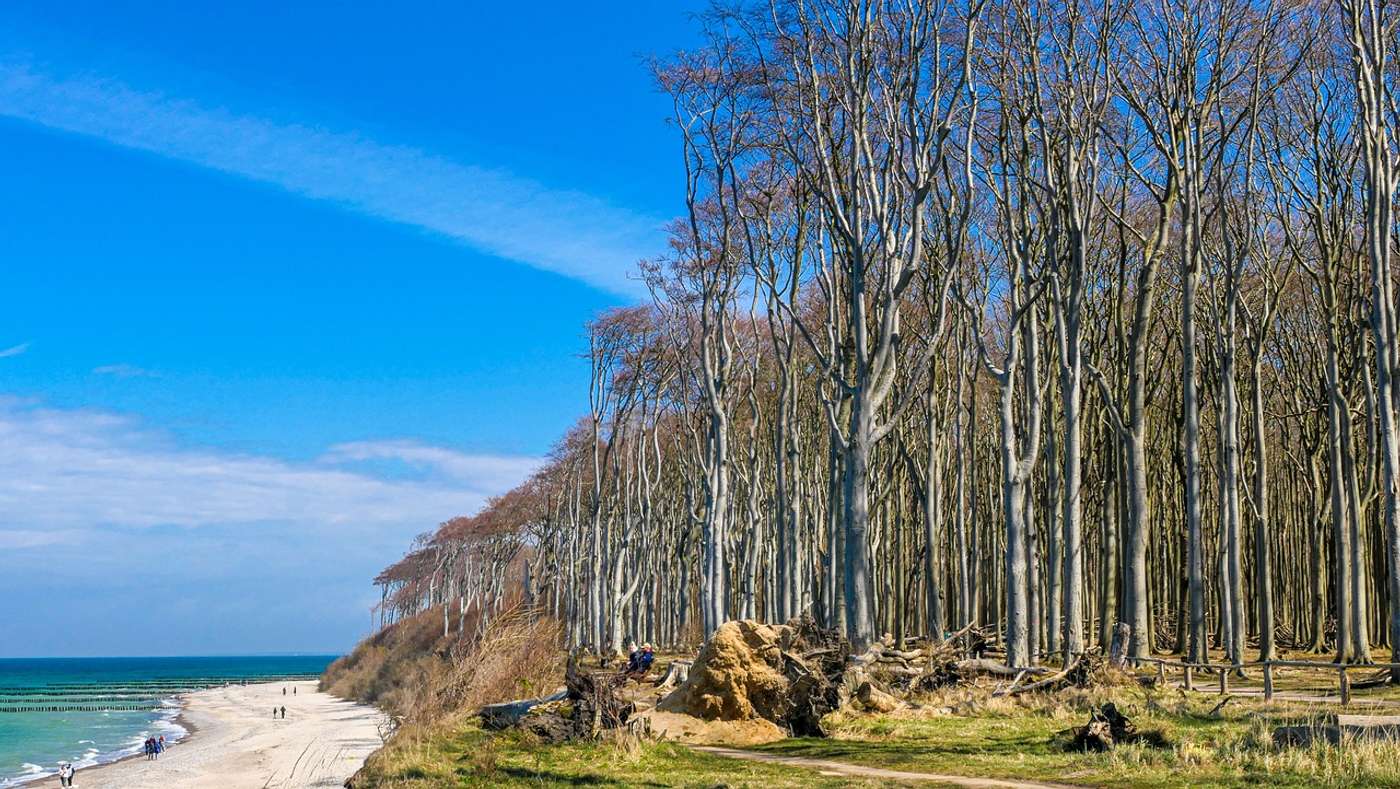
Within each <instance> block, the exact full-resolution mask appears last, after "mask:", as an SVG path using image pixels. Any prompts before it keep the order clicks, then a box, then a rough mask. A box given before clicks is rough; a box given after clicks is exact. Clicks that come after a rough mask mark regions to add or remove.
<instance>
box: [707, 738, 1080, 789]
mask: <svg viewBox="0 0 1400 789" xmlns="http://www.w3.org/2000/svg"><path fill="white" fill-rule="evenodd" d="M690 747H691V748H692V749H693V750H697V751H703V752H704V753H709V754H714V755H715V756H724V757H727V758H730V759H744V760H746V761H751V762H767V763H769V764H784V765H788V766H790V767H806V768H809V769H812V770H816V771H817V772H819V773H821V774H822V775H844V776H849V777H852V778H875V779H878V780H884V781H901V782H906V783H919V782H925V781H929V782H935V783H940V784H943V785H945V786H960V787H967V788H968V789H1076V787H1073V786H1071V785H1068V784H1051V783H1041V782H1039V781H1018V780H1015V779H1009V778H1008V779H1002V778H976V777H973V776H968V775H943V774H941V773H915V772H907V771H904V770H889V769H886V768H883V767H866V766H864V765H859V764H849V763H847V762H831V761H826V760H824V759H808V758H806V757H802V756H781V755H779V754H775V753H761V752H758V751H745V750H740V749H738V748H720V747H716V746H710V745H692V746H690Z"/></svg>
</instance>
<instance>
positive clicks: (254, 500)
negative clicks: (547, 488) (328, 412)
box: [0, 399, 538, 548]
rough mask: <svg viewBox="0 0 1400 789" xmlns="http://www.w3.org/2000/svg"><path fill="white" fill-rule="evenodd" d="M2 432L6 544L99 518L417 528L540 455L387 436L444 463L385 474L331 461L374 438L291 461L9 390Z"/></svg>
mask: <svg viewBox="0 0 1400 789" xmlns="http://www.w3.org/2000/svg"><path fill="white" fill-rule="evenodd" d="M0 444H3V446H4V447H5V451H4V452H0V547H10V548H17V547H36V546H41V545H46V544H53V543H58V542H72V541H73V540H74V539H76V538H77V535H78V534H79V533H81V532H85V531H90V530H94V529H98V530H100V529H102V528H103V527H106V526H113V527H128V528H131V527H134V528H145V527H154V526H184V527H192V528H198V527H204V526H223V525H235V524H260V523H274V524H279V525H284V526H287V527H290V528H303V529H312V530H319V529H321V528H323V527H326V526H331V527H343V526H354V527H357V528H369V529H375V528H378V527H392V528H394V529H395V530H402V529H404V528H412V529H414V530H422V529H427V528H431V527H432V526H433V525H434V524H436V523H438V522H440V521H443V520H445V519H447V518H450V517H452V516H454V515H461V514H466V513H470V512H474V511H475V510H477V509H478V508H480V507H481V506H482V504H484V503H485V501H486V499H487V498H489V497H490V496H493V495H497V494H500V493H503V492H505V491H506V490H508V489H509V488H510V487H512V486H514V485H515V484H516V483H518V482H519V481H521V480H522V479H524V478H525V477H526V476H527V475H528V474H529V471H530V470H531V469H533V468H534V467H535V466H536V465H537V463H538V461H536V460H534V459H531V458H519V457H495V456H474V455H464V454H462V453H458V452H454V451H452V450H448V449H443V448H440V447H430V446H428V445H422V444H413V443H408V442H387V443H386V446H400V447H405V448H407V449H404V452H410V453H411V452H420V453H423V456H424V457H431V462H432V463H434V464H436V465H438V466H439V467H445V468H447V469H450V470H451V473H450V474H444V475H438V476H434V477H432V478H427V479H403V478H392V477H385V476H382V475H375V474H372V473H368V472H366V471H364V470H361V469H351V468H346V467H343V466H342V465H341V464H342V463H343V462H344V461H348V460H353V459H356V457H357V456H358V457H370V456H372V455H374V454H375V453H376V452H379V453H380V454H381V455H382V454H383V453H385V452H389V451H390V450H387V449H384V450H374V449H372V448H373V447H374V446H376V445H374V444H363V445H351V446H361V447H366V448H364V449H361V450H353V451H344V450H342V451H334V452H331V453H328V456H327V457H326V458H323V459H322V460H320V461H317V462H314V463H292V462H288V461H284V460H280V459H277V458H270V457H264V456H258V455H246V454H233V453H224V452H219V451H217V450H212V449H208V448H191V447H184V446H180V445H178V444H176V443H174V442H172V441H171V440H169V439H168V438H167V437H165V436H164V435H162V434H161V433H159V432H157V431H154V430H151V429H149V428H147V427H144V426H143V425H141V424H140V423H138V422H136V421H135V420H133V419H130V418H128V417H125V416H121V415H117V414H112V413H108V412H102V411H92V410H68V409H52V408H45V407H42V406H39V405H36V404H34V403H32V402H26V401H20V400H16V399H0Z"/></svg>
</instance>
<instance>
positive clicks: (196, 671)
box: [0, 655, 335, 787]
mask: <svg viewBox="0 0 1400 789" xmlns="http://www.w3.org/2000/svg"><path fill="white" fill-rule="evenodd" d="M334 659H335V656H334V655H288V656H265V657H163V658H33V659H30V658H14V659H0V787H13V786H18V785H20V784H23V783H27V782H29V781H33V780H37V779H39V778H42V777H44V776H46V775H52V774H54V772H55V771H56V770H57V769H58V765H59V764H60V763H61V762H72V763H73V764H74V765H75V766H76V767H78V768H79V769H81V768H83V767H87V766H91V765H94V764H102V763H105V762H109V761H114V760H116V759H120V758H121V757H123V756H126V755H129V754H131V753H135V752H136V751H137V750H139V748H140V747H141V743H142V742H144V741H145V740H146V738H147V737H152V736H162V735H163V736H164V737H165V739H166V741H167V742H170V741H172V740H178V739H179V738H181V737H183V736H184V735H185V733H186V732H185V730H184V729H183V728H181V727H180V726H179V724H177V723H176V722H175V717H176V716H177V715H178V714H179V712H180V706H179V703H178V701H176V699H175V696H176V695H177V694H179V693H182V692H185V691H188V690H195V689H198V688H202V687H212V686H216V685H223V684H224V683H226V682H242V681H245V680H246V681H249V682H253V681H264V680H276V679H286V678H294V677H312V676H315V675H319V674H320V673H321V672H322V671H324V670H325V668H326V666H327V665H329V664H330V662H331V661H332V660H334ZM55 708H58V709H55Z"/></svg>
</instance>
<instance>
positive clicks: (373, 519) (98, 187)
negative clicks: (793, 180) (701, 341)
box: [0, 2, 701, 656]
mask: <svg viewBox="0 0 1400 789" xmlns="http://www.w3.org/2000/svg"><path fill="white" fill-rule="evenodd" d="M222 5H224V6H225V7H223V8H211V7H209V6H210V4H203V3H185V2H144V3H142V2H136V3H123V4H119V6H120V7H118V4H111V3H99V2H77V3H64V4H51V3H14V4H7V7H6V10H7V20H6V21H7V24H6V26H5V29H4V30H3V31H0V161H3V164H4V167H3V172H4V180H3V183H4V188H0V245H3V246H0V249H2V250H3V259H4V261H5V287H4V288H3V289H0V381H3V384H2V385H0V594H3V595H4V596H5V597H4V599H6V600H9V601H18V602H19V603H20V605H19V606H18V607H17V610H12V611H10V612H7V614H6V616H5V617H4V618H0V656H24V655H57V654H64V655H106V654H189V653H198V654H209V653H228V652H269V651H320V650H340V649H344V648H347V647H348V646H349V645H351V644H352V643H353V642H354V640H355V639H356V638H357V637H358V636H359V635H361V634H362V633H363V631H364V630H365V628H366V626H367V623H368V621H369V615H368V611H367V607H368V606H369V604H370V603H371V602H373V600H374V599H375V598H374V594H373V589H372V588H371V587H370V586H369V579H370V577H371V576H372V575H373V574H374V573H375V572H376V571H377V569H378V568H379V567H380V566H382V565H383V564H386V563H387V562H389V561H391V560H392V559H394V558H396V556H397V554H398V553H399V552H400V551H402V549H403V548H404V546H405V545H406V543H407V542H408V540H409V539H411V537H412V536H413V535H414V534H417V533H418V532H421V531H425V530H427V529H430V528H432V527H433V526H434V525H435V524H436V523H437V522H438V521H440V520H444V519H446V518H448V517H450V516H452V515H456V514H460V513H462V512H466V511H470V510H472V509H474V508H475V507H477V506H479V504H480V502H481V501H482V500H483V499H484V498H485V497H486V496H489V495H492V494H494V493H499V492H503V491H504V490H505V489H507V488H509V487H510V486H511V485H512V484H514V482H515V481H517V480H518V479H520V478H521V477H523V476H524V475H526V474H528V472H529V470H530V469H531V468H532V467H533V465H534V463H535V462H536V458H538V457H539V456H541V455H542V454H543V453H544V452H546V451H547V450H548V448H549V446H550V444H551V443H552V442H553V440H554V439H555V438H556V437H557V436H558V435H559V434H561V433H562V432H563V431H564V429H565V428H566V427H567V426H568V425H569V424H570V423H571V422H572V421H573V420H574V419H575V418H576V416H577V415H578V413H579V412H580V410H581V409H582V407H583V405H584V391H585V382H586V369H585V366H584V361H583V359H582V358H581V357H580V351H581V350H582V349H583V343H582V330H583V324H584V323H585V322H586V321H587V320H588V319H589V318H590V317H591V316H593V315H595V314H597V312H599V311H600V310H603V309H606V308H607V307H608V306H611V305H615V304H620V303H626V302H628V301H629V300H633V299H636V298H639V297H640V290H639V287H638V284H637V282H636V281H635V279H633V278H632V272H633V271H634V264H635V262H636V260H637V259H638V258H640V257H642V256H646V255H652V254H656V253H657V252H659V251H661V249H662V243H663V242H662V235H661V231H660V227H661V226H662V225H663V224H664V223H665V222H666V220H667V219H668V218H669V217H671V216H674V215H675V214H677V213H678V212H679V209H680V204H679V200H680V197H681V195H680V193H679V189H678V188H677V187H678V183H679V176H680V172H679V170H680V162H679V158H678V154H679V144H678V142H677V140H676V138H675V135H674V134H673V133H672V132H671V131H670V130H668V129H667V128H666V124H665V119H666V116H667V114H668V110H669V105H668V102H667V101H666V99H665V98H664V97H663V96H661V95H659V94H658V93H657V92H656V91H655V89H654V88H653V85H652V82H651V78H650V76H649V74H648V71H647V69H646V66H645V62H644V61H645V58H646V57H647V56H650V55H664V54H666V53H668V52H671V51H674V50H675V49H677V48H681V47H684V46H686V45H687V44H688V43H690V42H691V41H692V40H693V37H694V35H695V27H694V25H693V23H692V21H691V19H690V13H691V12H692V11H693V10H697V9H698V8H699V7H700V5H701V4H700V3H693V4H691V5H690V6H689V7H687V5H686V4H684V3H677V2H665V3H651V4H647V3H639V4H627V5H621V4H619V5H616V6H613V7H609V8H598V7H593V6H592V4H580V3H564V2H558V3H555V2H537V3H532V4H484V3H460V2H440V3H433V2H422V3H397V4H392V5H386V4H382V3H296V4H283V3H263V2H245V3H237V4H234V3H228V4H222ZM286 6H294V7H286ZM147 612H153V613H154V612H159V613H158V615H156V616H147V615H145V614H146V613H147Z"/></svg>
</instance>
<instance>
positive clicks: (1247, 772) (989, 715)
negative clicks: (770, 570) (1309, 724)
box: [354, 651, 1400, 789]
mask: <svg viewBox="0 0 1400 789" xmlns="http://www.w3.org/2000/svg"><path fill="white" fill-rule="evenodd" d="M508 652H509V651H508ZM659 662H660V661H659ZM483 671H484V670H476V671H475V672H474V673H473V674H472V676H471V677H469V678H468V679H470V683H469V684H471V685H472V686H473V687H475V686H476V685H483V686H485V685H489V686H490V687H492V688H494V689H495V690H493V692H496V693H506V692H507V691H512V692H513V691H514V690H515V689H514V688H513V687H511V688H498V687H496V686H497V685H500V683H501V682H503V681H504V679H503V678H509V677H510V676H514V675H515V674H514V673H512V672H509V671H507V672H504V673H502V672H498V671H484V673H483ZM366 673H367V672H366ZM517 673H518V672H517ZM488 675H489V676H488ZM498 675H499V676H498ZM542 676H544V675H542ZM483 677H485V679H483ZM1328 678H1329V676H1328V675H1327V674H1325V673H1324V674H1318V673H1317V672H1309V671H1296V672H1294V671H1289V672H1283V671H1281V672H1279V676H1277V677H1276V679H1277V680H1278V681H1277V683H1276V684H1277V686H1278V689H1279V690H1280V691H1283V690H1289V689H1295V688H1299V689H1301V688H1303V687H1307V686H1310V685H1311V686H1314V687H1316V686H1319V685H1324V684H1325V682H1326V680H1327V679H1328ZM1199 679H1200V682H1199V685H1198V687H1200V688H1202V689H1205V688H1211V687H1214V685H1213V684H1210V683H1212V682H1213V677H1208V676H1202V677H1200V678H1199ZM1259 679H1260V677H1259V672H1258V671H1254V672H1252V673H1251V676H1250V677H1249V678H1248V679H1247V680H1244V681H1241V680H1237V679H1234V678H1232V680H1231V687H1232V690H1234V689H1238V688H1241V687H1249V686H1255V685H1257V683H1258V682H1259ZM486 680H490V681H489V682H487V681H486ZM498 680H499V681H498ZM545 684H549V683H545ZM1396 692H1397V691H1396V689H1394V688H1378V689H1373V690H1368V691H1365V692H1364V693H1358V694H1357V696H1356V700H1357V701H1358V702H1360V703H1359V704H1358V707H1360V706H1362V704H1364V701H1365V700H1369V699H1377V698H1387V697H1388V698H1394V697H1395V693H1396ZM516 695H526V694H524V693H517V694H516ZM1110 700H1111V701H1113V702H1115V703H1116V704H1117V705H1118V706H1119V708H1120V709H1122V710H1123V711H1124V712H1125V713H1126V714H1128V715H1129V716H1130V717H1131V718H1132V720H1133V721H1134V723H1135V724H1136V725H1137V726H1138V728H1139V729H1140V730H1144V731H1150V730H1155V731H1158V732H1160V733H1161V734H1162V735H1163V736H1164V737H1165V739H1166V741H1167V743H1168V745H1167V747H1163V748H1153V747H1150V746H1147V745H1126V746H1120V747H1119V748H1117V749H1116V750H1114V751H1113V752H1111V753H1105V754H1084V753H1072V752H1068V751H1067V750H1066V749H1065V743H1066V741H1067V735H1066V732H1067V731H1068V730H1069V729H1071V728H1072V727H1075V726H1080V725H1082V724H1083V723H1084V722H1085V721H1086V720H1087V719H1088V716H1089V710H1090V709H1092V708H1095V707H1097V706H1099V705H1101V704H1103V703H1104V702H1105V701H1110ZM1218 700H1219V697H1217V696H1215V695H1214V694H1213V693H1197V694H1187V693H1185V692H1182V691H1178V690H1175V689H1170V688H1169V689H1161V690H1146V689H1142V688H1139V687H1137V686H1136V685H1134V684H1132V683H1128V684H1126V685H1119V686H1112V687H1109V686H1105V687H1098V688H1095V689H1090V690H1071V691H1065V692H1061V693H1056V694H1048V695H1041V696H1028V697H1018V698H1012V699H999V698H992V697H990V695H989V689H987V688H981V689H976V688H960V689H951V690H948V691H945V692H943V693H941V694H938V695H935V696H932V697H929V698H926V699H923V700H922V705H921V707H920V708H919V709H914V710H903V711H898V712H895V713H892V714H889V715H864V714H837V715H834V716H831V717H829V718H828V719H827V723H828V728H829V729H830V730H831V731H832V733H833V735H834V736H832V737H831V738H828V739H790V740H785V741H782V742H778V743H773V744H771V745H767V746H762V747H760V748H757V749H755V750H761V751H765V752H768V753H772V754H778V755H785V756H799V757H806V758H812V759H822V760H829V761H836V762H845V763H848V764H856V765H867V766H872V767H884V768H890V769H896V770H907V771H911V772H927V773H942V774H954V775H965V776H981V777H995V778H1005V779H1026V780H1039V781H1052V782H1058V783H1065V784H1077V785H1082V786H1124V787H1141V788H1144V789H1145V788H1147V787H1162V788H1166V789H1171V788H1174V787H1197V786H1222V787H1259V786H1268V787H1271V788H1272V787H1278V788H1279V789H1291V788H1292V787H1313V786H1322V787H1361V786H1366V787H1397V789H1400V744H1387V743H1379V744H1378V743H1350V744H1347V745H1344V746H1342V747H1333V746H1329V745H1325V744H1319V745H1314V746H1312V747H1309V748H1278V747H1275V746H1274V745H1273V744H1272V736H1271V735H1272V731H1273V728H1274V727H1275V726H1278V725H1282V724H1285V723H1297V722H1298V721H1299V720H1300V719H1306V718H1308V717H1310V716H1318V715H1320V714H1322V713H1324V712H1329V711H1330V712H1336V711H1338V709H1339V708H1338V707H1337V706H1336V705H1332V704H1327V705H1310V704H1305V703H1300V702H1296V701H1288V700H1283V699H1276V700H1275V702H1274V703H1272V704H1266V703H1265V702H1264V701H1263V699H1262V698H1260V697H1258V696H1245V695H1237V696H1234V697H1233V698H1232V699H1231V701H1230V702H1229V703H1228V704H1227V705H1225V707H1224V708H1223V709H1221V710H1220V711H1219V713H1218V714H1212V713H1211V710H1212V708H1213V707H1215V705H1216V703H1217V702H1218ZM1358 711H1360V710H1358ZM1380 711H1381V712H1400V710H1394V709H1382V710H1380ZM852 785H856V786H859V785H862V784H861V783H859V782H854V781H852V779H850V778H845V777H833V776H828V775H823V774H821V773H819V772H818V771H815V770H811V769H806V768H800V767H793V766H785V765H774V764H760V763H753V762H746V761H739V760H734V759H728V758H724V757H720V756H714V755H710V754H705V753H699V752H696V751H692V750H690V749H688V748H685V747H683V746H680V745H676V744H671V743H655V742H637V741H635V740H627V739H622V740H618V741H614V742H603V743H571V744H564V745H547V744H543V743H541V742H539V741H537V740H535V739H533V738H532V737H530V736H529V735H526V734H523V733H519V732H510V733H498V734H491V733H487V732H484V731H482V730H481V729H480V728H479V727H478V726H477V724H476V722H475V719H474V718H464V717H451V716H449V717H447V718H443V719H438V720H429V721H420V722H413V720H412V719H410V722H409V723H407V724H406V725H404V726H403V727H402V728H401V729H400V730H399V732H398V733H397V734H396V735H395V736H394V737H393V738H392V739H391V740H390V742H389V743H388V745H386V746H385V747H384V748H383V749H381V750H380V751H379V752H378V753H376V754H375V755H374V756H372V757H371V758H370V760H369V761H368V763H367V764H366V766H365V768H364V770H363V771H362V772H361V773H360V774H359V775H358V776H357V777H356V779H355V784H354V786H355V789H370V788H372V787H373V788H379V787H383V788H385V789H428V788H429V787H476V786H481V787H486V786H492V787H494V786H507V787H509V786H534V787H546V786H598V787H613V786H619V787H620V786H655V787H714V786H735V787H739V786H754V787H758V786H762V787H769V786H774V787H804V788H805V787H825V786H852ZM864 785H867V786H876V785H888V784H887V782H873V781H872V782H868V783H866V784H864ZM925 785H926V784H925Z"/></svg>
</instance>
